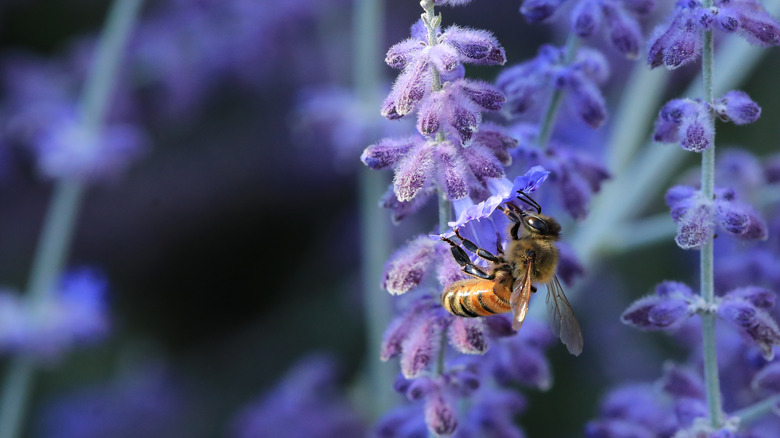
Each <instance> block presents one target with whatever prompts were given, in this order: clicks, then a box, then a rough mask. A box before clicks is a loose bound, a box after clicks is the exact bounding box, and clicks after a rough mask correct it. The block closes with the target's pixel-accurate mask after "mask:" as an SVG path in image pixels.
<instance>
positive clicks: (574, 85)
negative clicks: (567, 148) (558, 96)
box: [496, 45, 609, 128]
mask: <svg viewBox="0 0 780 438" xmlns="http://www.w3.org/2000/svg"><path fill="white" fill-rule="evenodd" d="M565 60H566V55H565V49H564V48H560V47H553V46H549V45H545V46H542V47H541V48H540V49H539V52H538V54H537V56H536V58H534V59H533V60H531V61H527V62H525V63H522V64H519V65H516V66H513V67H510V68H508V69H505V70H504V71H503V72H502V73H501V74H500V75H499V76H498V78H497V79H496V85H497V86H498V88H499V89H500V90H501V91H502V92H503V93H504V94H505V95H506V99H507V108H508V110H509V112H510V114H512V115H520V114H523V113H524V112H526V111H528V110H529V109H530V108H531V107H532V104H533V103H534V102H535V101H536V100H537V98H538V95H539V94H541V93H542V91H543V90H548V89H549V88H550V84H552V85H553V87H555V88H557V89H562V90H565V91H567V92H568V93H567V94H568V95H569V96H570V99H569V102H570V106H571V107H572V109H573V110H574V111H575V113H576V114H578V115H579V116H580V118H582V120H583V121H584V122H585V123H587V124H588V125H590V126H591V127H594V128H597V127H599V126H600V125H601V124H602V123H603V121H604V120H605V119H606V104H605V101H604V97H603V96H602V94H601V91H600V90H599V88H598V84H601V83H603V82H604V81H606V79H607V77H608V76H609V65H608V63H607V62H606V60H605V58H604V56H603V55H602V54H601V53H600V52H598V51H596V50H593V49H581V50H580V51H578V53H577V56H576V57H575V59H574V61H572V62H570V63H568V64H566V61H565Z"/></svg>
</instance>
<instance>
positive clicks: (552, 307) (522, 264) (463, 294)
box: [441, 191, 583, 356]
mask: <svg viewBox="0 0 780 438" xmlns="http://www.w3.org/2000/svg"><path fill="white" fill-rule="evenodd" d="M518 193H519V196H518V197H517V198H518V199H519V200H521V201H523V202H525V203H527V204H529V205H530V206H531V207H532V208H533V209H535V210H536V213H534V212H531V211H526V210H522V209H520V208H519V207H518V206H516V205H515V204H513V203H511V202H508V203H506V204H505V206H502V207H499V208H500V209H501V211H503V212H504V214H506V216H507V217H508V218H509V220H510V222H511V224H510V226H509V236H510V238H511V240H510V241H509V244H508V245H507V248H506V251H504V249H503V248H502V247H501V243H500V238H499V239H498V241H497V245H496V246H497V248H496V249H497V255H494V254H492V253H490V252H489V251H487V250H485V249H482V248H480V247H478V246H477V245H476V244H474V242H471V241H470V240H468V239H464V238H463V237H461V235H460V234H459V233H458V231H457V230H455V234H456V236H457V237H458V239H460V241H461V244H462V245H463V246H464V247H465V248H466V249H467V250H469V251H471V252H473V253H474V254H476V255H477V256H478V257H480V258H481V259H483V260H486V261H488V263H489V264H490V269H489V270H488V271H485V270H483V269H482V268H481V267H479V266H477V265H475V264H474V263H472V262H471V260H470V259H469V256H468V254H467V253H466V251H464V250H463V248H461V247H460V245H458V244H456V243H455V242H453V241H452V240H450V239H448V238H446V237H442V240H444V241H446V242H447V243H449V244H450V246H451V248H450V249H451V252H452V256H453V257H454V258H455V261H456V262H457V263H458V264H459V265H460V266H461V268H462V270H463V272H465V273H467V274H469V275H471V276H472V277H474V278H469V279H466V280H459V281H456V282H454V283H453V284H451V285H450V286H449V287H448V288H447V289H446V290H445V291H444V292H443V293H442V295H441V304H442V306H444V308H445V309H447V311H449V312H450V313H452V314H453V315H457V316H464V317H468V318H476V317H478V316H488V315H493V314H497V313H505V312H509V311H512V314H513V315H512V328H514V329H515V330H519V329H520V327H521V326H522V325H523V321H525V317H526V314H527V313H528V301H529V300H530V298H531V293H533V292H536V286H535V284H539V283H546V285H547V298H546V304H547V314H548V316H549V320H550V324H551V329H552V331H553V333H555V335H556V336H558V337H560V338H561V342H563V344H564V345H566V348H567V349H568V350H569V353H571V354H573V355H575V356H579V354H580V353H582V344H583V340H582V332H581V330H580V325H579V323H578V322H577V318H576V317H575V316H574V312H573V311H572V309H571V305H570V304H569V300H567V299H566V295H565V294H564V293H563V288H562V287H561V283H560V282H559V281H558V277H557V276H556V275H555V270H556V268H557V266H558V248H557V246H556V245H555V242H557V241H558V240H559V238H560V232H561V226H560V225H559V224H558V222H557V221H556V220H555V219H553V218H551V217H549V216H546V215H543V214H542V207H541V206H540V205H539V204H538V203H537V202H536V201H534V200H533V199H531V197H530V196H528V195H527V194H525V193H523V192H522V191H519V192H518Z"/></svg>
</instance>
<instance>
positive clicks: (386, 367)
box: [353, 0, 395, 423]
mask: <svg viewBox="0 0 780 438" xmlns="http://www.w3.org/2000/svg"><path fill="white" fill-rule="evenodd" d="M383 6H384V2H383V1H382V0H360V1H358V2H357V3H356V4H355V9H354V18H353V35H354V44H355V58H354V65H353V83H354V86H355V92H356V95H357V98H358V100H359V101H360V102H361V103H362V104H363V105H364V107H365V108H367V111H368V109H369V108H377V107H378V106H379V104H380V103H381V98H380V95H379V90H380V89H381V82H382V73H381V62H380V60H381V59H382V54H381V53H382V50H381V45H382V34H383V28H382V12H383ZM359 178H360V193H359V195H358V196H359V200H360V201H359V202H360V234H361V239H360V242H361V255H362V260H363V264H362V265H361V271H362V272H361V274H362V279H363V284H362V286H363V309H364V310H363V311H364V313H365V319H366V324H367V326H368V327H367V328H368V334H367V336H366V338H367V339H366V341H367V342H368V345H367V346H366V355H367V358H366V365H365V366H366V367H367V379H368V381H367V382H366V402H367V403H366V404H367V405H369V406H368V408H369V411H368V415H369V419H370V421H371V422H372V423H373V422H374V421H376V419H377V418H379V416H380V415H382V414H383V413H384V412H387V411H389V410H390V409H391V408H392V406H393V405H394V404H395V397H394V393H393V391H392V389H391V383H392V381H393V379H394V374H395V373H394V370H393V366H392V364H390V363H387V362H382V361H381V360H379V350H380V347H381V345H382V336H383V335H384V331H385V329H386V328H387V326H388V325H389V324H390V320H391V317H392V303H391V300H390V295H389V294H388V293H387V292H385V291H383V290H382V288H381V287H380V286H379V282H380V279H381V278H382V270H383V269H384V263H385V261H386V260H387V258H388V256H389V255H390V246H391V243H390V235H391V233H390V227H391V225H390V221H389V219H388V216H387V214H386V212H384V211H382V209H379V208H377V204H376V202H377V199H379V198H380V197H381V196H382V194H383V193H384V191H385V188H386V187H387V184H388V181H387V177H386V176H385V175H384V174H383V173H382V172H374V171H372V170H370V169H368V168H364V169H362V171H361V172H360V177H359Z"/></svg>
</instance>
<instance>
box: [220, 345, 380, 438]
mask: <svg viewBox="0 0 780 438" xmlns="http://www.w3.org/2000/svg"><path fill="white" fill-rule="evenodd" d="M338 380H339V370H338V367H337V364H336V363H335V362H334V361H333V359H332V358H330V357H327V356H309V357H306V358H304V359H303V360H302V361H301V362H299V363H298V364H297V365H296V366H295V367H293V369H292V370H291V371H289V372H288V373H287V374H286V375H285V376H284V377H283V379H282V381H281V382H280V383H278V384H277V386H276V387H275V388H273V389H272V390H271V391H270V392H269V393H268V394H264V395H263V396H261V397H260V398H259V399H257V400H255V401H253V402H251V403H250V404H249V405H248V406H247V407H245V408H244V409H242V410H241V411H240V412H239V414H238V415H237V416H236V417H235V418H234V420H233V421H232V434H231V436H232V437H234V438H251V437H257V436H274V437H295V436H307V437H319V438H327V437H335V436H338V437H344V438H351V437H354V438H357V437H364V436H366V435H365V432H366V431H365V427H364V425H363V422H362V421H361V419H360V417H359V416H358V415H357V413H356V412H355V411H354V410H352V409H351V407H350V406H349V405H348V403H347V400H346V398H345V397H344V394H343V393H342V391H341V390H340V389H339V388H338V386H337V385H338ZM299 415H302V416H303V417H300V416H299ZM301 418H305V419H306V421H301Z"/></svg>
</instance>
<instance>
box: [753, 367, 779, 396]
mask: <svg viewBox="0 0 780 438" xmlns="http://www.w3.org/2000/svg"><path fill="white" fill-rule="evenodd" d="M750 386H751V387H752V388H754V389H762V390H765V391H769V392H774V393H779V392H780V362H772V363H770V364H769V365H767V366H765V367H764V368H762V369H761V371H759V372H758V373H756V375H755V376H754V377H753V381H752V382H751V383H750Z"/></svg>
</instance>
